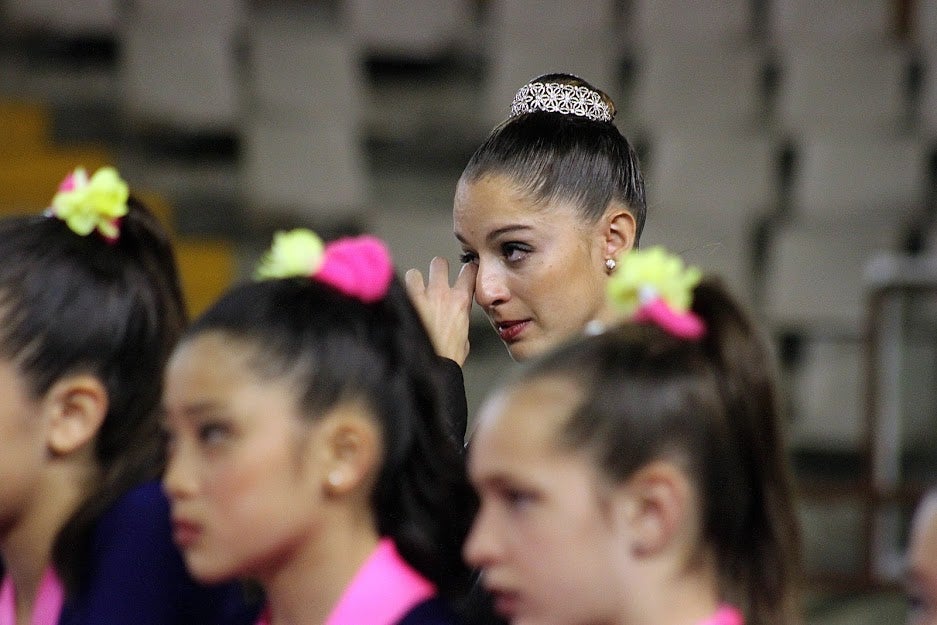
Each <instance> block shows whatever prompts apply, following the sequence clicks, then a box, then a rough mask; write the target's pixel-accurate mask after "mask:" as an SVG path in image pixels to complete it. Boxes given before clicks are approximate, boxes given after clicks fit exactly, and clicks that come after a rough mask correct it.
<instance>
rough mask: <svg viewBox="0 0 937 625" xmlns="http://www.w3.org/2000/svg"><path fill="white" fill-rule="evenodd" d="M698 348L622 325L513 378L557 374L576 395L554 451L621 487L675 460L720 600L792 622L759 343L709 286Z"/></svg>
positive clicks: (787, 533) (787, 541)
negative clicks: (586, 459)
mask: <svg viewBox="0 0 937 625" xmlns="http://www.w3.org/2000/svg"><path fill="white" fill-rule="evenodd" d="M693 310H694V311H695V312H696V313H697V314H698V315H699V316H700V317H701V318H702V319H703V320H704V321H705V323H706V326H707V332H706V335H705V337H704V338H703V339H701V340H700V341H687V340H682V339H678V338H675V337H673V336H671V335H670V334H668V333H666V332H664V331H663V330H661V329H660V328H658V327H657V326H653V325H635V324H629V325H624V326H622V327H618V328H614V329H611V330H609V331H606V332H604V333H602V334H600V335H597V336H592V337H587V338H583V339H581V340H576V341H574V342H572V343H570V344H568V345H566V346H563V347H561V348H559V349H558V350H556V351H553V352H551V353H549V354H547V355H545V356H544V357H542V358H541V359H539V360H537V361H535V362H533V363H530V364H529V366H527V368H525V369H524V370H523V372H522V373H521V379H522V380H523V379H530V378H539V377H542V376H555V375H561V376H564V377H568V378H569V379H571V380H573V381H574V382H575V383H576V384H577V385H578V386H579V387H580V388H581V390H582V394H581V397H582V399H581V401H580V403H579V405H578V406H576V407H575V408H574V409H573V412H572V415H571V416H570V418H569V420H568V421H567V422H566V424H565V426H564V427H563V429H562V431H561V433H560V438H561V444H563V445H565V446H567V447H569V448H572V449H583V450H587V451H588V452H589V453H590V454H591V455H592V457H593V458H594V459H595V461H596V464H597V466H598V467H599V468H600V469H601V470H602V471H603V472H604V473H605V474H606V475H607V476H608V477H609V478H610V479H612V480H614V481H616V482H621V481H624V480H625V479H627V478H628V477H629V476H630V475H632V474H633V473H634V472H635V471H636V470H637V469H639V468H641V467H642V466H644V465H646V464H647V463H648V462H651V461H653V460H655V459H658V458H661V457H666V458H673V457H674V456H675V455H676V456H677V457H678V458H679V461H680V462H681V463H683V464H684V466H686V467H687V474H688V475H689V476H690V478H691V479H692V480H693V482H694V484H695V485H696V488H697V489H698V491H699V495H700V496H699V499H700V501H701V505H702V510H701V518H702V523H703V527H702V531H703V536H704V540H705V541H706V543H707V544H708V545H711V547H712V548H713V550H714V553H715V555H716V561H717V567H718V573H719V577H720V583H721V591H722V593H723V599H724V600H725V601H728V602H731V603H733V604H735V605H737V606H738V607H739V608H740V609H742V610H743V612H744V614H745V617H746V623H749V625H788V624H790V623H795V622H799V615H798V614H797V609H798V608H797V598H796V597H797V581H796V580H797V579H798V575H799V572H800V533H799V529H798V521H797V518H796V516H795V512H794V502H793V494H792V484H791V478H790V474H789V469H788V466H787V455H786V453H785V445H784V440H783V435H782V428H781V422H780V416H779V413H778V400H777V398H776V388H775V381H774V366H773V362H772V358H771V357H770V354H769V351H768V349H767V344H766V342H765V341H764V340H763V339H762V337H761V336H760V335H759V333H758V332H757V330H756V328H755V326H754V325H753V324H752V323H751V321H750V320H749V319H748V317H747V316H746V315H745V314H744V313H743V311H742V310H741V309H740V307H739V306H738V304H737V303H736V302H735V300H734V299H733V298H732V297H731V296H730V295H729V294H728V292H727V291H726V290H725V289H724V288H723V287H722V286H721V284H719V283H717V282H714V281H704V282H703V283H701V284H700V285H699V286H697V287H696V289H695V291H694V303H693Z"/></svg>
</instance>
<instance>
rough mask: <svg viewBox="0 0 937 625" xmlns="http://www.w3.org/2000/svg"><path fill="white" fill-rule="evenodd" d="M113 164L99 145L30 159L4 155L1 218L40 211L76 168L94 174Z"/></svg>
mask: <svg viewBox="0 0 937 625" xmlns="http://www.w3.org/2000/svg"><path fill="white" fill-rule="evenodd" d="M113 161H114V159H113V157H112V156H111V154H110V153H109V152H108V151H107V150H106V149H104V148H101V147H96V146H87V147H85V146H83V147H74V148H60V147H47V148H45V149H42V150H39V151H37V152H35V153H31V154H29V155H28V158H23V155H22V154H19V155H16V154H2V153H0V215H22V214H30V213H37V212H40V211H42V210H43V209H45V208H46V207H47V206H48V205H49V201H50V200H51V199H52V196H53V195H55V191H56V189H58V186H59V183H61V182H62V180H63V179H64V178H65V176H67V175H68V173H69V172H71V171H72V170H74V169H75V167H78V166H81V167H84V168H85V169H86V170H88V171H89V172H93V171H95V170H96V169H98V168H99V167H102V166H104V165H108V164H110V163H113Z"/></svg>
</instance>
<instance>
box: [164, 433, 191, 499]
mask: <svg viewBox="0 0 937 625" xmlns="http://www.w3.org/2000/svg"><path fill="white" fill-rule="evenodd" d="M171 447H172V449H171V450H170V452H169V454H168V456H169V457H168V460H167V462H166V470H165V472H164V473H163V490H164V491H165V492H166V496H167V497H169V499H171V500H177V499H185V498H186V497H191V496H192V495H194V494H195V493H196V492H197V491H198V480H197V478H196V472H195V470H194V468H193V466H192V462H191V461H190V460H188V457H187V456H188V454H187V453H186V452H185V450H184V449H182V448H181V446H180V445H179V444H178V443H174V444H173V445H172V446H171Z"/></svg>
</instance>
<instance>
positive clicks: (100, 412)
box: [42, 374, 108, 456]
mask: <svg viewBox="0 0 937 625" xmlns="http://www.w3.org/2000/svg"><path fill="white" fill-rule="evenodd" d="M107 408H108V396H107V389H105V388H104V384H103V383H102V382H101V380H99V379H98V378H97V377H95V376H93V375H88V374H78V375H70V376H66V377H64V378H62V379H60V380H58V381H57V382H56V383H55V384H53V385H52V388H50V389H49V390H48V391H47V392H46V394H45V395H44V397H43V400H42V410H43V412H44V413H45V414H46V416H47V419H48V423H49V429H48V434H47V437H46V441H47V444H48V446H49V450H50V451H51V452H52V453H53V454H55V455H56V456H65V455H68V454H70V453H73V452H75V451H77V450H79V449H81V448H82V447H84V446H85V445H87V444H88V443H90V442H91V441H93V440H94V438H95V436H97V434H98V430H100V429H101V424H102V423H104V418H105V417H106V416H107Z"/></svg>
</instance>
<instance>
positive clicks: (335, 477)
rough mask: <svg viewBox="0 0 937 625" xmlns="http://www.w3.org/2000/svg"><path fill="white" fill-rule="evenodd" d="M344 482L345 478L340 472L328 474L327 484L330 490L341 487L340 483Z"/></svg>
mask: <svg viewBox="0 0 937 625" xmlns="http://www.w3.org/2000/svg"><path fill="white" fill-rule="evenodd" d="M344 481H345V478H344V476H343V475H342V474H341V472H340V471H333V472H331V473H329V477H328V482H329V486H331V487H332V488H338V487H339V486H341V485H342V482H344Z"/></svg>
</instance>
